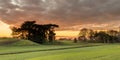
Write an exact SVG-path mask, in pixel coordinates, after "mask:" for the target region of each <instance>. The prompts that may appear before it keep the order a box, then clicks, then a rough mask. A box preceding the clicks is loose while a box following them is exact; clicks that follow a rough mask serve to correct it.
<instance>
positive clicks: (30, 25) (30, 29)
mask: <svg viewBox="0 0 120 60" xmlns="http://www.w3.org/2000/svg"><path fill="white" fill-rule="evenodd" d="M58 27H59V25H56V24H44V25H40V24H36V21H25V22H24V23H23V24H22V25H21V26H20V27H12V28H11V30H12V36H13V38H20V39H28V40H31V41H33V42H36V43H40V44H43V43H44V42H47V41H48V42H53V41H54V40H55V35H56V34H55V28H58Z"/></svg>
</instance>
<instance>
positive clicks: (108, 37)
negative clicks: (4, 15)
mask: <svg viewBox="0 0 120 60" xmlns="http://www.w3.org/2000/svg"><path fill="white" fill-rule="evenodd" d="M119 38H120V32H118V31H116V30H108V31H93V30H92V29H86V28H83V29H81V30H80V33H79V37H78V40H80V41H84V42H85V41H90V42H101V43H115V42H120V40H119Z"/></svg>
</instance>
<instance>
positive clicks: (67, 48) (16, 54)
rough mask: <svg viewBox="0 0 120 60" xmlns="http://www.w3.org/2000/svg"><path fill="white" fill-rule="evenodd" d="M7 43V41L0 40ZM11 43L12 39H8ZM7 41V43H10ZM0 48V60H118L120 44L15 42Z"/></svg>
mask: <svg viewBox="0 0 120 60" xmlns="http://www.w3.org/2000/svg"><path fill="white" fill-rule="evenodd" d="M0 40H1V41H3V40H4V41H5V40H6V41H8V40H9V39H8V40H7V39H0ZM10 40H11V41H12V39H10ZM10 40H9V41H10ZM14 40H15V41H14V42H12V44H9V45H2V46H0V59H1V60H119V59H120V57H119V56H120V54H119V53H120V44H119V43H118V44H99V43H97V44H95V43H94V44H91V43H73V42H72V41H62V42H61V43H60V44H52V45H38V44H36V43H32V42H31V41H27V40H25V41H24V40H23V41H21V40H19V41H18V40H17V41H16V39H14Z"/></svg>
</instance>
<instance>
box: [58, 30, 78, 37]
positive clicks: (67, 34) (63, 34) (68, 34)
mask: <svg viewBox="0 0 120 60" xmlns="http://www.w3.org/2000/svg"><path fill="white" fill-rule="evenodd" d="M78 34H79V31H56V36H58V37H77V36H78Z"/></svg>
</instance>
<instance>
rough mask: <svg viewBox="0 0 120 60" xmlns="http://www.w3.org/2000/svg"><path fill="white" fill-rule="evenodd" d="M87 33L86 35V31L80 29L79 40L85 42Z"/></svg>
mask: <svg viewBox="0 0 120 60" xmlns="http://www.w3.org/2000/svg"><path fill="white" fill-rule="evenodd" d="M87 33H88V29H86V28H83V29H81V30H80V33H79V39H81V40H83V41H86V36H87Z"/></svg>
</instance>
